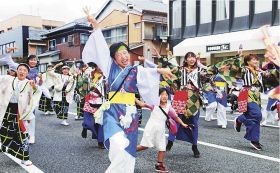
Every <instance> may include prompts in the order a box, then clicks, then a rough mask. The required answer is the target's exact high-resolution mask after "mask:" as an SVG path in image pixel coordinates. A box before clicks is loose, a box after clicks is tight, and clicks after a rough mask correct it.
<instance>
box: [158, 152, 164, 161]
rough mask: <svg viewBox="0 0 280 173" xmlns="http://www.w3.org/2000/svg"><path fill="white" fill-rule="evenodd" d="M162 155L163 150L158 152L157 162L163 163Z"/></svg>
mask: <svg viewBox="0 0 280 173" xmlns="http://www.w3.org/2000/svg"><path fill="white" fill-rule="evenodd" d="M164 156H165V151H159V152H158V163H163V160H164Z"/></svg>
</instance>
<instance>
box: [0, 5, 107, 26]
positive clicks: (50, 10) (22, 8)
mask: <svg viewBox="0 0 280 173" xmlns="http://www.w3.org/2000/svg"><path fill="white" fill-rule="evenodd" d="M105 2H106V0H1V6H0V21H3V20H5V19H8V18H10V17H13V16H15V15H17V14H28V15H36V16H41V17H42V18H43V19H52V20H60V21H64V22H70V21H72V20H74V19H78V18H81V17H84V13H83V11H82V7H84V6H86V5H87V6H90V7H91V12H92V13H95V12H96V11H98V10H99V8H101V6H102V5H103V3H105Z"/></svg>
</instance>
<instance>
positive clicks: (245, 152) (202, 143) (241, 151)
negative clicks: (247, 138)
mask: <svg viewBox="0 0 280 173" xmlns="http://www.w3.org/2000/svg"><path fill="white" fill-rule="evenodd" d="M138 129H139V130H140V131H144V129H143V128H140V127H139V128H138ZM165 136H168V134H165ZM197 143H198V144H200V145H205V146H208V147H213V148H218V149H221V150H226V151H231V152H234V153H239V154H243V155H247V156H252V157H256V158H260V159H265V160H269V161H274V162H278V163H280V159H279V158H275V157H270V156H265V155H261V154H256V153H252V152H248V151H243V150H238V149H234V148H230V147H225V146H222V145H216V144H211V143H207V142H203V141H197Z"/></svg>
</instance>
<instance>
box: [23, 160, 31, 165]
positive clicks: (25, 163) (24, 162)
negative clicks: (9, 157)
mask: <svg viewBox="0 0 280 173" xmlns="http://www.w3.org/2000/svg"><path fill="white" fill-rule="evenodd" d="M21 164H24V165H25V166H31V165H32V162H31V161H30V160H22V161H21Z"/></svg>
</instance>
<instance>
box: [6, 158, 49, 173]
mask: <svg viewBox="0 0 280 173" xmlns="http://www.w3.org/2000/svg"><path fill="white" fill-rule="evenodd" d="M5 155H7V156H8V157H9V158H10V159H12V160H13V161H14V162H16V163H17V164H19V165H20V166H21V167H22V168H23V169H25V170H26V171H27V172H29V173H44V172H43V171H42V170H40V169H39V168H37V167H36V166H35V165H33V164H32V165H30V166H25V165H24V164H22V163H21V160H20V159H18V158H16V157H14V156H12V155H10V154H8V153H5Z"/></svg>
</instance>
